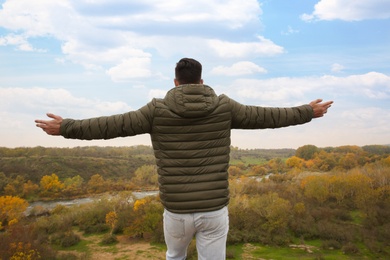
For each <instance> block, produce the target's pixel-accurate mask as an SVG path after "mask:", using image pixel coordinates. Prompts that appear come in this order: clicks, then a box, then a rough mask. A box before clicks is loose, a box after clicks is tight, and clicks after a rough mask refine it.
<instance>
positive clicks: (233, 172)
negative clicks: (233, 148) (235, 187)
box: [228, 165, 242, 177]
mask: <svg viewBox="0 0 390 260" xmlns="http://www.w3.org/2000/svg"><path fill="white" fill-rule="evenodd" d="M228 173H229V177H238V176H240V175H242V170H241V169H240V168H239V167H237V166H235V165H230V166H229V169H228Z"/></svg>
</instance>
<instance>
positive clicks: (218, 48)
mask: <svg viewBox="0 0 390 260" xmlns="http://www.w3.org/2000/svg"><path fill="white" fill-rule="evenodd" d="M258 40H259V42H238V43H236V42H227V41H222V40H216V39H214V40H209V45H210V47H211V48H212V49H213V50H214V51H215V52H216V53H217V54H218V55H219V56H220V57H222V58H245V57H253V56H254V55H255V56H272V55H276V54H281V53H283V52H284V50H283V47H281V46H278V45H276V44H275V43H273V42H272V41H271V40H268V39H265V38H264V37H262V36H258Z"/></svg>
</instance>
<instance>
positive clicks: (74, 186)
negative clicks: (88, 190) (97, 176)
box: [63, 175, 84, 196]
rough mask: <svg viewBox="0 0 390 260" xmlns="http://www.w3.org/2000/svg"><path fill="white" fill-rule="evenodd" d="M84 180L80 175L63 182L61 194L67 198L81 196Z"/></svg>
mask: <svg viewBox="0 0 390 260" xmlns="http://www.w3.org/2000/svg"><path fill="white" fill-rule="evenodd" d="M83 184H84V179H83V178H82V177H81V176H80V175H76V176H74V177H72V178H66V179H65V180H64V189H63V193H64V194H65V195H68V196H72V195H78V194H81V193H82V191H83Z"/></svg>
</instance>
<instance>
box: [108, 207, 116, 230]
mask: <svg viewBox="0 0 390 260" xmlns="http://www.w3.org/2000/svg"><path fill="white" fill-rule="evenodd" d="M117 222H118V215H117V214H116V212H114V211H110V212H108V213H107V214H106V224H107V225H109V226H110V227H111V229H113V228H114V227H115V225H116V223H117Z"/></svg>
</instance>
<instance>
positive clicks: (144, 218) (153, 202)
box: [125, 196, 164, 237]
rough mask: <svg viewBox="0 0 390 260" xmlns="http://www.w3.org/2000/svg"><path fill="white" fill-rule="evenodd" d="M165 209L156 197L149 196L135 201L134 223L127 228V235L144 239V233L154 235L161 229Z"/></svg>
mask: <svg viewBox="0 0 390 260" xmlns="http://www.w3.org/2000/svg"><path fill="white" fill-rule="evenodd" d="M163 210H164V209H163V207H162V205H161V203H160V201H159V200H158V199H157V198H156V197H152V196H148V197H145V198H143V199H139V200H137V201H135V203H134V206H133V213H134V216H133V221H132V222H131V223H130V226H129V227H127V228H125V233H126V234H127V235H133V236H139V237H143V235H144V233H149V232H150V233H153V232H155V230H156V229H157V228H161V227H162V226H161V223H162V214H163Z"/></svg>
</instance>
